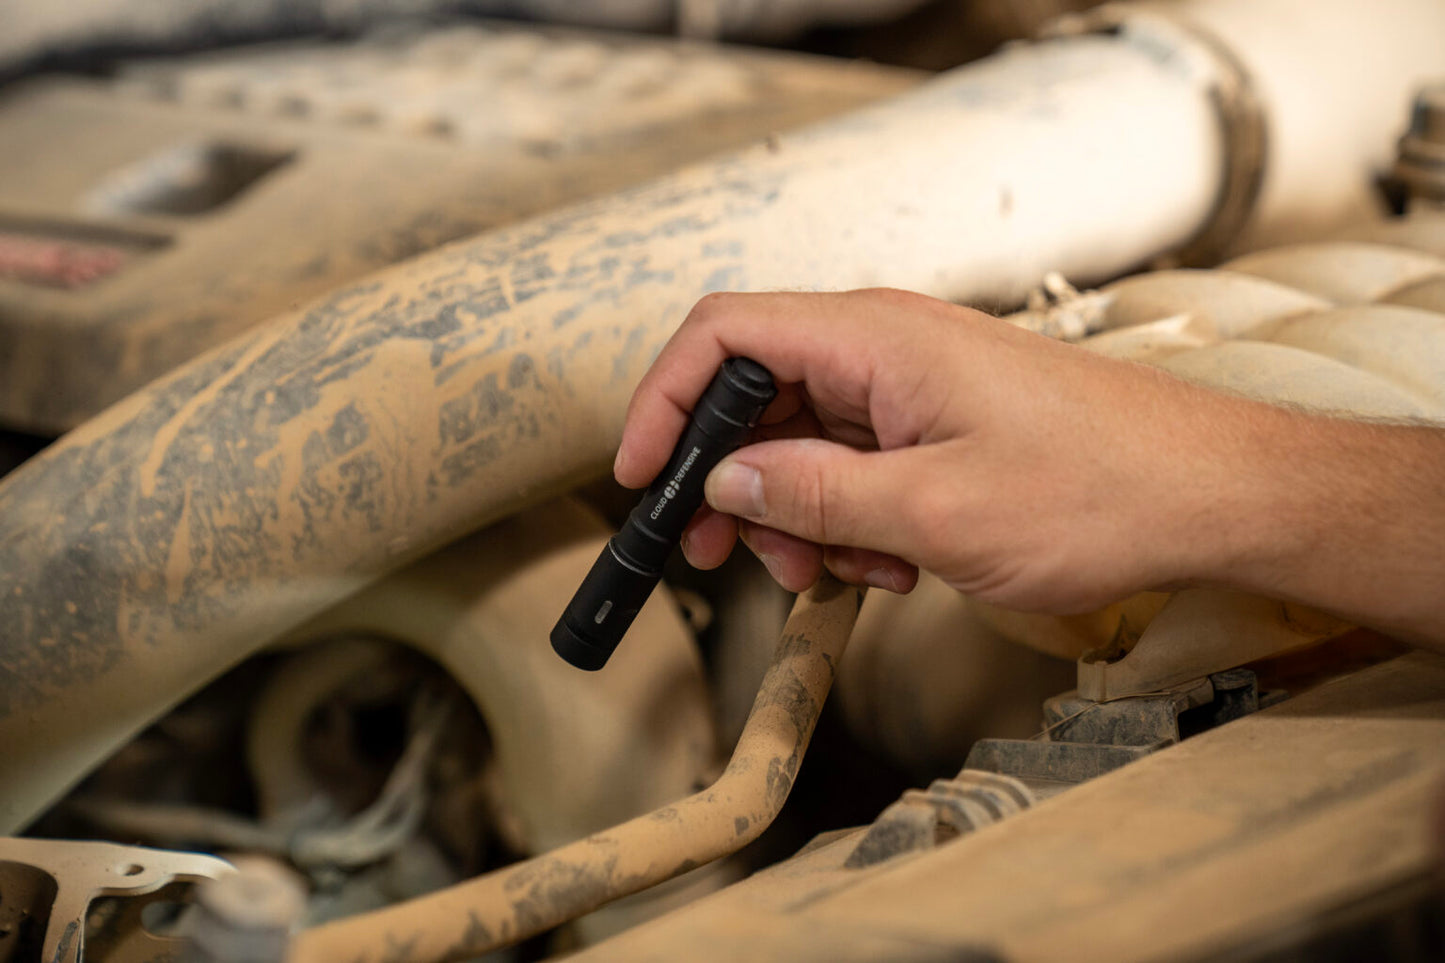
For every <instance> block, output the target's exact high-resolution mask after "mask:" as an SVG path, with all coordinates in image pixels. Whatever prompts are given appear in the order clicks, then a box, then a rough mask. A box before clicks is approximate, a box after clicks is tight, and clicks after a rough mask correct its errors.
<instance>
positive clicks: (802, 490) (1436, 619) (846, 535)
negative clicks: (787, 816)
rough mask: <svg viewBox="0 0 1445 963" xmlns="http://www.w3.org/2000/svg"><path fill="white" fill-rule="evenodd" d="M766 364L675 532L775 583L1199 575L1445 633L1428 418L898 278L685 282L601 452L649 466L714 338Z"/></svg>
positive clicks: (669, 435)
mask: <svg viewBox="0 0 1445 963" xmlns="http://www.w3.org/2000/svg"><path fill="white" fill-rule="evenodd" d="M733 355H745V356H747V357H750V358H753V359H755V360H757V361H759V362H761V363H762V364H764V365H766V366H767V367H768V368H769V369H771V370H772V372H773V374H774V375H775V377H776V378H777V380H778V382H779V384H780V389H781V390H780V393H779V397H778V399H777V401H775V402H774V403H773V405H772V406H771V407H770V408H769V409H768V412H767V413H766V414H765V415H764V418H763V422H764V427H763V428H762V429H761V431H760V436H761V437H762V438H763V439H764V440H761V441H759V442H757V443H755V444H752V445H749V446H747V447H745V448H743V449H741V450H740V451H738V452H737V453H736V454H734V455H732V456H730V457H729V458H727V459H725V460H724V461H723V462H722V464H720V465H719V466H718V467H717V468H716V469H714V470H713V472H712V473H711V474H710V475H709V476H708V481H707V500H708V504H709V506H710V507H708V508H704V509H703V510H702V511H701V512H699V513H698V516H697V517H696V518H695V519H694V520H693V523H692V525H691V526H690V527H689V529H688V532H687V534H686V536H684V541H683V548H684V551H685V552H686V554H687V557H688V560H689V561H690V562H692V564H694V565H696V566H698V567H699V568H711V567H715V566H717V565H719V564H721V563H722V562H723V560H724V559H726V558H727V556H728V554H729V552H730V551H731V549H732V546H733V544H734V542H735V541H736V539H737V538H738V537H739V536H741V538H742V540H743V541H744V542H745V543H746V544H747V545H748V546H749V547H750V548H751V549H752V550H753V551H754V552H755V553H756V554H757V555H758V556H759V557H760V558H761V559H762V560H763V561H764V563H765V564H766V565H767V566H768V568H769V570H770V571H771V572H772V573H773V576H774V577H775V578H776V579H777V580H778V582H779V583H781V584H782V585H783V586H784V587H785V588H787V589H789V590H792V591H800V590H802V589H803V588H806V587H807V586H808V585H810V584H812V582H813V581H814V580H815V579H817V577H818V575H819V573H820V572H821V570H822V568H823V567H824V566H826V567H827V568H828V569H829V570H831V571H832V572H833V573H834V574H836V575H837V576H838V577H840V578H842V579H844V580H846V581H849V582H853V583H855V584H867V585H872V586H876V587H880V588H885V589H889V590H892V591H897V592H907V591H909V590H910V589H911V588H912V587H913V585H914V584H915V582H916V581H917V578H918V570H919V568H924V569H927V570H928V571H930V572H933V573H934V574H936V575H938V576H939V577H941V578H942V579H944V580H945V581H946V582H948V583H949V584H950V585H952V586H954V587H955V588H957V589H959V590H960V591H963V592H966V593H969V594H971V595H974V596H977V597H979V598H981V599H983V600H985V601H988V602H993V603H996V604H999V605H1004V606H1008V607H1011V608H1016V609H1021V610H1024V611H1035V612H1052V613H1058V614H1067V613H1075V612H1083V611H1089V610H1092V609H1096V608H1099V607H1101V606H1103V605H1106V604H1108V603H1110V602H1113V601H1117V600H1118V599H1121V598H1124V597H1126V596H1128V595H1131V594H1133V593H1135V592H1138V591H1143V590H1147V589H1154V588H1161V587H1169V586H1177V585H1183V584H1196V583H1200V584H1212V585H1221V586H1229V587H1234V588H1238V589H1242V590H1245V591H1252V592H1257V593H1260V594H1265V595H1269V596H1272V597H1276V598H1283V599H1288V600H1291V601H1297V602H1302V603H1305V604H1311V605H1315V606H1318V607H1320V608H1322V609H1325V610H1327V611H1331V612H1333V613H1335V614H1338V615H1340V616H1343V617H1346V618H1350V619H1353V620H1355V621H1358V622H1360V623H1362V624H1366V625H1372V626H1376V627H1378V628H1382V629H1385V630H1388V631H1392V632H1395V633H1397V634H1399V635H1401V636H1403V637H1406V638H1410V639H1413V640H1415V641H1418V642H1422V643H1426V644H1431V645H1432V646H1433V647H1437V648H1439V647H1445V431H1442V430H1440V429H1435V428H1426V427H1411V426H1393V425H1378V424H1366V423H1361V422H1354V421H1348V420H1344V419H1338V418H1327V417H1322V416H1316V415H1307V414H1303V413H1300V412H1295V411H1290V410H1287V409H1283V408H1279V407H1275V406H1271V405H1265V404H1260V403H1258V402H1253V401H1248V400H1245V399H1241V398H1237V397H1232V396H1227V395H1223V394H1219V393H1216V392H1213V391H1209V390H1207V389H1204V388H1201V387H1198V386H1194V385H1190V384H1186V383H1185V382H1182V381H1180V380H1178V379H1176V378H1174V377H1172V376H1170V375H1168V374H1166V373H1164V372H1161V371H1158V370H1155V369H1152V368H1148V367H1145V366H1142V365H1136V364H1129V363H1126V362H1120V361H1115V360H1112V359H1108V358H1103V357H1099V356H1096V355H1094V354H1092V353H1090V352H1088V351H1085V350H1083V349H1080V348H1077V347H1074V346H1071V345H1066V344H1061V343H1058V342H1054V341H1050V340H1048V339H1047V338H1043V337H1041V336H1039V335H1035V334H1032V333H1030V332H1027V331H1023V330H1020V329H1018V328H1015V327H1013V326H1011V325H1009V324H1007V323H1005V322H1002V321H999V320H998V319H995V318H991V317H989V316H987V315H985V314H981V313H979V312H977V311H972V310H969V309H967V308H961V307H958V306H955V305H952V304H948V303H946V302H942V301H937V300H934V299H932V298H927V297H924V296H922V295H917V294H909V293H907V292H902V291H890V290H870V291H854V292H848V293H842V294H727V295H712V296H709V297H707V298H705V299H703V300H702V301H700V302H699V303H698V305H697V306H696V307H695V308H694V309H693V311H692V312H691V314H690V315H689V316H688V318H687V320H686V321H685V322H684V323H683V325H682V326H681V328H679V329H678V331H677V333H676V334H675V335H674V336H673V338H672V340H671V341H670V342H669V343H668V344H667V346H666V347H664V348H663V350H662V352H661V354H659V356H658V358H657V360H656V362H655V363H654V364H653V366H652V368H651V370H649V371H648V373H647V375H646V376H645V377H644V378H643V380H642V382H641V384H640V385H639V386H638V388H637V392H636V394H635V395H634V396H633V398H632V403H631V405H630V407H629V409H628V414H627V425H626V429H625V431H624V434H623V439H622V445H621V448H620V449H619V451H618V453H617V462H616V466H615V474H616V476H617V480H618V481H619V482H621V483H622V484H623V485H626V486H628V487H641V486H643V485H646V484H647V483H648V482H649V481H650V480H651V479H652V478H653V476H654V475H656V474H657V472H658V471H659V470H660V469H661V468H662V466H663V464H664V463H665V462H666V460H667V456H668V454H669V453H670V451H671V449H672V446H673V445H674V443H675V442H676V440H677V438H678V436H679V434H680V433H681V431H682V428H683V426H684V425H685V424H686V421H687V417H688V415H687V413H688V411H690V410H691V407H692V404H693V403H694V402H695V401H696V400H697V397H698V396H699V395H700V394H701V393H702V390H703V388H704V387H706V385H707V383H708V381H709V380H710V379H711V377H712V375H713V374H714V373H715V372H716V370H717V367H718V365H719V364H721V363H722V361H723V359H725V358H727V357H730V356H733Z"/></svg>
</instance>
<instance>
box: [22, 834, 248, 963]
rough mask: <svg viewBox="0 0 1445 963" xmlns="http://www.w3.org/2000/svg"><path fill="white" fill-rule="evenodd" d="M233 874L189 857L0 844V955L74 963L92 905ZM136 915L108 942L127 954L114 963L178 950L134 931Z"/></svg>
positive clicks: (131, 849) (208, 859) (174, 942)
mask: <svg viewBox="0 0 1445 963" xmlns="http://www.w3.org/2000/svg"><path fill="white" fill-rule="evenodd" d="M36 871H38V872H39V875H37V874H36ZM232 872H234V870H233V869H232V867H231V865H230V864H229V863H227V862H226V861H225V860H221V859H216V858H215V857H213V856H202V855H198V854H196V853H173V852H166V851H164V850H158V849H142V848H140V847H138V846H117V845H115V844H114V843H79V842H67V841H62V840H53V839H7V838H0V891H3V895H4V902H3V905H0V921H4V922H5V923H6V924H7V925H5V926H3V927H0V953H4V954H6V958H7V959H9V958H10V956H9V954H10V952H11V951H12V949H13V950H15V951H16V952H20V953H26V954H27V955H28V953H29V952H33V951H35V950H38V951H39V952H38V954H37V955H36V956H35V957H34V958H35V959H40V960H45V961H46V963H81V961H82V960H83V959H84V953H85V945H86V928H87V918H88V916H89V914H90V909H91V903H92V901H93V900H95V899H96V898H98V897H102V896H126V897H145V896H150V895H152V894H155V893H158V892H160V891H161V890H163V889H165V888H166V887H168V886H170V885H171V884H173V883H198V882H201V881H203V880H213V879H218V878H220V877H222V876H225V875H227V874H229V873H232ZM22 894H25V895H22ZM27 896H28V898H26V897H27ZM139 910H140V904H136V905H135V907H134V911H133V912H132V913H131V914H129V915H128V918H127V920H126V923H127V924H128V925H125V926H124V927H122V929H123V933H122V934H112V935H111V936H110V941H111V943H112V945H114V944H115V943H116V942H123V944H124V946H125V947H126V948H128V949H129V951H130V952H129V954H127V955H120V954H115V955H113V956H111V957H110V958H111V959H115V960H117V961H119V963H126V961H129V960H138V959H142V958H145V959H150V958H152V957H154V956H155V955H157V954H167V953H172V952H175V951H176V950H177V949H178V948H179V947H180V945H181V941H180V940H178V939H176V938H173V937H167V936H157V935H155V934H154V933H152V932H150V931H149V930H148V929H146V928H145V927H143V926H141V925H140V914H139ZM37 937H38V939H37ZM142 954H144V955H143V956H142ZM19 958H20V959H22V960H23V959H25V956H21V957H19Z"/></svg>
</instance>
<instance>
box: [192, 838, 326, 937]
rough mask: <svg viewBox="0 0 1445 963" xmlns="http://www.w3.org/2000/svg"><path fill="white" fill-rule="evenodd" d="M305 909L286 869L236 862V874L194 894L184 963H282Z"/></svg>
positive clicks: (298, 888) (302, 896)
mask: <svg viewBox="0 0 1445 963" xmlns="http://www.w3.org/2000/svg"><path fill="white" fill-rule="evenodd" d="M305 903H306V896H305V893H304V892H303V891H302V889H301V886H300V885H299V883H298V881H297V880H296V879H295V878H294V877H293V876H292V875H291V874H290V873H289V872H288V871H287V870H286V869H285V868H284V867H281V866H278V865H276V864H275V863H271V862H268V861H266V860H263V859H257V858H255V857H251V858H247V859H243V860H237V862H236V872H234V873H231V874H229V875H227V876H222V877H221V878H220V879H217V880H213V881H211V882H208V883H204V884H202V885H201V886H198V887H197V888H196V904H195V910H194V912H193V913H192V914H191V915H190V916H189V917H187V919H186V921H185V927H184V928H185V936H186V939H187V940H189V942H190V953H189V954H188V955H187V956H186V963H285V960H286V948H287V946H288V944H289V943H290V940H291V934H292V932H293V931H294V930H295V928H296V926H297V924H298V923H299V922H300V919H301V911H302V909H303V907H304V906H305Z"/></svg>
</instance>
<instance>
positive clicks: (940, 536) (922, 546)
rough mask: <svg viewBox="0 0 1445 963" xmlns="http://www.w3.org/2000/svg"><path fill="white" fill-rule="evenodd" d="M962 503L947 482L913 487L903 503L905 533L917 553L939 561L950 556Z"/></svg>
mask: <svg viewBox="0 0 1445 963" xmlns="http://www.w3.org/2000/svg"><path fill="white" fill-rule="evenodd" d="M958 510H959V505H958V502H957V499H956V498H955V497H954V496H953V493H952V492H950V491H949V488H948V486H947V484H940V483H938V482H932V483H929V484H922V485H919V486H917V487H916V488H914V489H913V491H912V492H911V493H910V495H909V497H908V499H907V500H906V501H905V503H904V504H903V505H902V506H900V512H901V515H902V517H901V518H900V519H899V521H900V522H901V524H902V527H903V531H904V533H905V537H906V538H907V539H908V540H909V541H910V542H912V543H913V544H914V545H915V546H916V549H915V551H916V553H917V557H918V558H919V559H921V560H924V561H935V562H936V561H937V560H939V559H942V558H945V557H947V556H948V555H949V554H950V552H951V550H952V548H953V544H952V543H953V542H954V540H955V536H954V532H955V524H956V523H957V521H958V519H957V515H958Z"/></svg>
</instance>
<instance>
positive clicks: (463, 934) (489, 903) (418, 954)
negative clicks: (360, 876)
mask: <svg viewBox="0 0 1445 963" xmlns="http://www.w3.org/2000/svg"><path fill="white" fill-rule="evenodd" d="M862 601H863V593H862V590H860V589H857V588H854V587H852V586H845V585H843V584H842V583H840V582H838V581H836V580H835V579H833V578H831V577H829V576H824V577H823V578H822V579H820V580H819V582H818V583H817V584H816V585H815V586H814V587H813V588H811V589H809V590H808V591H807V592H805V593H803V594H802V595H800V596H799V597H798V603H797V605H795V606H794V608H793V612H792V614H791V615H790V616H789V618H788V623H787V625H786V626H785V628H784V631H783V636H782V638H781V639H779V640H778V646H777V649H776V651H775V653H774V656H773V664H772V666H771V667H770V668H769V670H768V674H767V676H766V677H765V678H764V680H763V685H762V688H760V689H759V690H758V697H757V701H756V702H755V703H754V704H753V712H752V715H750V716H749V717H748V723H747V725H746V727H745V728H744V730H743V734H742V737H741V738H740V739H739V740H738V745H737V748H736V749H735V750H734V751H733V756H732V759H731V761H730V762H729V763H728V767H727V769H726V770H724V772H723V774H722V775H721V776H720V777H719V778H718V780H717V781H716V782H715V783H713V785H712V786H710V787H708V788H707V789H704V790H702V791H700V792H697V793H695V794H694V795H692V796H689V797H688V798H686V799H683V800H680V801H678V802H676V803H674V804H671V805H667V806H664V807H662V808H661V809H657V810H655V811H653V812H651V813H648V814H646V815H642V816H638V817H637V818H635V819H632V820H630V821H629V822H626V823H624V824H622V825H620V826H614V827H612V828H611V829H608V830H605V831H603V832H600V833H596V834H594V835H592V836H589V837H588V838H586V839H583V840H579V841H577V842H575V843H572V844H570V845H568V846H564V847H562V848H561V849H558V850H555V851H553V852H551V853H547V854H545V855H542V856H537V857H534V858H532V859H530V860H526V861H524V862H521V863H517V864H515V865H513V866H509V867H506V868H505V869H501V870H498V871H497V872H494V873H491V874H488V875H486V876H483V877H480V878H478V879H475V880H471V881H469V882H466V883H462V884H460V885H458V886H454V887H451V888H450V889H446V890H443V891H441V892H439V893H434V894H432V895H430V896H426V897H422V898H420V899H416V900H412V901H410V902H408V903H403V904H401V905H398V906H394V907H389V908H387V909H384V910H378V911H376V912H374V913H368V914H365V915H363V916H359V917H354V918H352V919H347V920H340V921H338V922H335V923H329V924H327V925H325V926H320V927H316V928H314V929H311V930H307V931H305V932H304V933H302V934H301V935H300V936H298V937H297V940H296V943H295V946H294V947H293V950H292V956H291V957H290V960H291V963H312V961H317V963H319V961H323V960H335V959H348V960H356V961H359V963H360V961H375V960H380V959H383V958H384V956H383V952H384V950H385V948H386V947H388V946H396V945H405V946H406V947H407V958H408V959H409V960H411V961H414V963H427V961H434V960H455V959H465V958H467V957H470V956H475V955H477V954H479V953H482V952H484V951H486V950H488V949H492V948H495V947H498V946H505V945H508V944H510V943H513V942H516V941H517V940H521V939H524V938H525V937H527V936H531V935H533V934H535V933H540V932H542V931H543V930H546V929H549V928H550V927H552V926H555V925H557V924H559V923H563V922H566V921H567V920H569V919H572V918H574V917H576V916H579V915H581V914H582V913H586V912H588V911H589V910H592V909H595V908H596V907H598V906H600V905H602V904H603V903H606V902H609V901H611V900H614V899H617V898H619V897H622V896H626V895H628V894H629V893H635V892H637V891H639V890H642V889H645V888H646V887H648V886H652V885H655V884H656V883H659V882H662V881H663V880H666V879H670V878H672V877H673V876H676V875H678V874H679V873H684V872H687V871H688V870H691V869H693V868H695V867H697V866H699V865H701V864H704V863H708V862H711V861H712V860H715V859H718V858H719V857H721V856H724V855H726V854H728V853H731V852H735V851H736V850H738V849H740V848H741V847H742V846H744V845H745V844H747V843H749V842H751V841H752V840H754V839H756V838H757V837H758V835H759V834H760V833H762V831H763V830H764V829H766V828H767V827H768V825H769V824H770V823H771V822H772V821H773V819H774V818H775V817H776V816H777V814H778V811H779V810H780V809H781V808H782V806H783V803H784V802H785V801H786V800H787V798H788V793H789V791H790V790H791V789H792V786H793V782H794V780H795V779H796V778H797V775H798V767H799V766H800V765H801V764H802V761H803V754H804V753H805V752H806V751H807V748H808V740H809V739H810V738H811V737H812V734H813V727H814V726H815V725H816V724H817V721H818V714H819V713H820V712H821V711H822V708H823V700H824V698H826V696H827V694H828V689H829V687H830V686H831V685H832V682H833V671H834V666H835V665H837V662H838V659H839V657H840V656H841V655H842V654H843V648H844V646H845V645H846V644H847V641H848V634H849V632H850V631H851V630H852V628H853V622H854V619H856V618H857V615H858V608H859V606H860V605H861V603H862Z"/></svg>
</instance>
